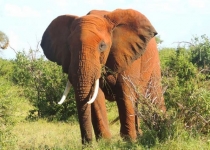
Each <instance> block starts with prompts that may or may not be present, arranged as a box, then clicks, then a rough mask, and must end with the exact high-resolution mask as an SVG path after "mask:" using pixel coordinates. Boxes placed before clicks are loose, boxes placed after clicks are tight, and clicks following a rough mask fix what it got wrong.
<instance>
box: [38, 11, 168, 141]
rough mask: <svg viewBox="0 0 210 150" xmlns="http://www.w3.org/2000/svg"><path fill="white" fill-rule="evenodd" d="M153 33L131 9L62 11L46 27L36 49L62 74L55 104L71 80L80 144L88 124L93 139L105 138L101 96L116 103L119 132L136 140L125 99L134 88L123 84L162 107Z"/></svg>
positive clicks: (131, 105) (88, 137)
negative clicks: (63, 81) (65, 77)
mask: <svg viewBox="0 0 210 150" xmlns="http://www.w3.org/2000/svg"><path fill="white" fill-rule="evenodd" d="M156 34H157V32H156V30H155V29H154V27H153V26H152V25H151V23H150V21H149V20H148V19H147V18H146V17H145V16H144V15H143V14H141V13H140V12H138V11H135V10H132V9H126V10H123V9H117V10H114V11H112V12H108V11H100V10H93V11H90V12H89V13H88V14H87V15H85V16H82V17H77V16H73V15H63V16H59V17H57V18H56V19H54V20H53V21H52V22H51V23H50V25H49V26H48V27H47V29H46V31H45V32H44V34H43V37H42V41H41V47H42V49H43V51H44V54H45V55H46V57H47V58H48V59H49V60H51V61H53V62H56V63H57V64H58V65H61V66H62V69H63V72H65V73H67V74H68V84H67V87H66V90H65V92H64V96H63V98H62V100H61V101H60V103H62V102H63V101H64V99H65V96H66V95H67V93H68V89H69V85H70V84H71V85H72V86H73V88H74V91H75V98H76V104H77V110H78V116H79V124H80V130H81V138H82V143H83V144H84V143H86V142H90V141H91V140H92V126H93V129H94V132H95V135H96V139H98V138H100V137H102V138H108V139H109V138H111V133H110V131H109V127H108V120H107V112H106V107H105V99H108V100H111V101H116V103H117V106H118V111H119V118H120V124H121V127H120V134H121V136H122V137H129V138H131V139H132V140H135V139H136V137H137V131H136V127H135V124H136V120H137V119H136V113H135V108H134V103H135V100H134V101H133V100H131V99H130V97H129V94H130V93H134V92H135V89H134V88H132V86H129V85H135V86H136V87H140V88H139V89H140V91H141V93H142V95H145V94H146V92H147V91H148V90H149V91H150V93H151V96H152V98H153V100H154V101H155V103H156V104H157V106H158V107H159V108H160V109H162V110H163V111H165V104H164V99H163V96H162V89H161V85H160V84H161V83H160V82H161V74H160V62H159V56H158V50H157V45H156V41H155V38H154V36H155V35H156ZM125 78H129V80H130V84H129V85H128V82H125ZM151 82H152V84H151ZM151 85H152V86H151ZM152 87H158V88H152ZM154 89H155V90H154ZM94 100H95V101H94Z"/></svg>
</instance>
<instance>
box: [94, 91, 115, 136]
mask: <svg viewBox="0 0 210 150" xmlns="http://www.w3.org/2000/svg"><path fill="white" fill-rule="evenodd" d="M91 114H92V124H93V129H94V132H95V135H96V140H98V139H99V138H101V137H102V138H105V139H110V138H111V133H110V131H109V126H108V119H107V111H106V105H105V97H104V93H103V92H102V90H101V89H100V88H99V91H98V96H97V98H96V100H95V101H94V103H93V104H91Z"/></svg>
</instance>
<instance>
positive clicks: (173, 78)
mask: <svg viewBox="0 0 210 150" xmlns="http://www.w3.org/2000/svg"><path fill="white" fill-rule="evenodd" d="M199 45H200V44H197V43H195V44H194V47H199ZM194 50H195V49H192V48H191V47H189V48H185V47H178V48H177V49H174V50H171V49H169V50H168V51H167V50H166V49H164V50H163V51H162V50H160V58H161V62H162V64H161V65H162V75H163V84H164V86H166V87H167V90H166V92H165V94H164V96H165V101H166V105H167V109H168V110H169V111H170V110H173V111H174V112H176V113H175V115H176V116H175V118H174V117H173V118H174V119H176V120H180V121H181V122H182V123H183V125H184V127H185V128H186V129H189V131H194V133H209V129H210V121H209V120H210V96H209V95H210V92H209V90H208V88H207V86H206V84H207V85H209V83H210V81H209V80H208V78H207V76H208V74H206V73H202V72H200V71H199V67H198V64H196V63H194V61H193V56H194V53H195V51H194ZM172 51H173V52H172ZM167 53H168V54H167ZM205 57H208V56H205Z"/></svg>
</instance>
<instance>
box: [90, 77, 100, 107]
mask: <svg viewBox="0 0 210 150" xmlns="http://www.w3.org/2000/svg"><path fill="white" fill-rule="evenodd" d="M98 89H99V79H97V80H96V81H95V88H94V92H93V97H92V98H91V99H90V100H89V101H88V102H87V103H88V104H92V103H93V102H94V101H95V99H96V96H97V95H98Z"/></svg>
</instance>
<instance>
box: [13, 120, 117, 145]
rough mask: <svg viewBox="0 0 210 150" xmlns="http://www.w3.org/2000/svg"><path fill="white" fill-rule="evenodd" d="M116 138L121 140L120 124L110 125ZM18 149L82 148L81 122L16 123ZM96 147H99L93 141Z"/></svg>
mask: <svg viewBox="0 0 210 150" xmlns="http://www.w3.org/2000/svg"><path fill="white" fill-rule="evenodd" d="M110 127H111V133H112V134H113V138H114V139H115V140H120V136H119V125H118V124H117V123H116V124H115V125H112V126H110ZM12 133H13V134H14V135H15V136H16V138H17V141H16V149H81V148H82V144H81V140H80V139H81V138H80V130H79V124H78V123H74V124H70V123H51V122H47V121H44V120H41V121H37V122H22V123H18V124H16V126H15V127H14V128H13V130H12ZM93 146H94V147H98V146H97V143H96V142H95V141H94V142H93Z"/></svg>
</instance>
